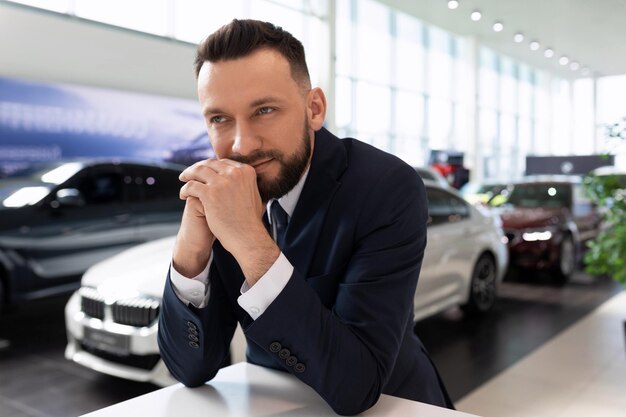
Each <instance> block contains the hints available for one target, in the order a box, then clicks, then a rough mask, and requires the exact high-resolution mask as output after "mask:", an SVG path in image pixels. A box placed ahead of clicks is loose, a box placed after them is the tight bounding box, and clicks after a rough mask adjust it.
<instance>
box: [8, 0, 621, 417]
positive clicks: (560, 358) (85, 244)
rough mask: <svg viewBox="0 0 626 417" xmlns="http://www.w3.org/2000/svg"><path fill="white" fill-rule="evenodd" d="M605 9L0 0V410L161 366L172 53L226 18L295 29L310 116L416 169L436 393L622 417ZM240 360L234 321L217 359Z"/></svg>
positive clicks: (614, 91) (174, 86) (499, 409)
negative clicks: (315, 98)
mask: <svg viewBox="0 0 626 417" xmlns="http://www.w3.org/2000/svg"><path fill="white" fill-rule="evenodd" d="M625 16H626V1H624V0H599V1H595V2H587V1H582V0H553V1H550V2H545V1H544V2H542V1H538V0H527V1H524V2H519V1H517V2H516V1H510V0H458V1H455V0H451V1H448V0H421V1H409V0H232V1H225V0H222V1H214V0H210V1H201V0H126V1H121V0H107V1H104V0H27V1H8V0H0V39H1V41H0V56H1V57H2V58H1V59H0V309H1V310H0V415H2V416H37V417H41V416H73V415H80V414H83V413H87V412H90V411H93V410H96V409H99V408H101V407H104V406H107V405H111V404H114V403H116V402H119V401H122V400H125V399H128V398H132V397H134V396H137V395H140V394H142V393H146V392H149V391H152V390H155V389H158V387H160V386H165V385H168V384H171V383H173V382H174V381H173V380H172V379H171V377H170V376H169V374H168V372H167V370H166V369H165V368H164V366H163V363H162V362H161V361H160V357H159V355H158V349H157V347H156V339H155V335H156V331H157V328H156V319H157V317H158V312H159V302H160V296H161V291H162V286H163V282H164V279H165V276H164V274H165V271H166V268H167V266H168V264H169V254H170V252H171V245H172V244H173V241H172V236H173V235H174V234H175V233H176V230H177V227H178V222H179V219H180V214H181V210H182V205H181V203H180V202H179V201H178V198H177V195H178V187H179V186H180V184H179V182H178V180H177V176H178V173H179V172H180V171H181V170H182V169H184V167H185V166H188V165H189V164H191V163H193V162H195V161H198V160H200V159H204V158H209V157H212V156H213V155H214V154H213V151H212V149H211V145H210V139H209V137H208V135H207V134H206V132H205V127H204V123H203V120H202V118H201V116H200V114H199V106H198V104H197V101H196V87H195V79H194V76H193V70H192V65H193V60H194V54H195V48H196V45H197V44H198V43H199V42H200V41H201V40H202V39H203V38H204V37H206V36H207V35H208V34H210V33H211V32H213V31H214V30H216V29H217V28H219V27H220V26H221V25H223V24H225V23H227V22H228V21H229V20H231V19H233V18H254V19H261V20H268V21H271V22H272V23H275V24H277V25H279V26H282V27H283V28H284V29H286V30H288V31H289V32H291V33H292V34H293V35H295V36H296V37H297V38H298V39H300V40H301V41H302V42H303V44H304V46H305V50H306V53H307V62H308V65H309V70H310V73H311V77H312V83H313V85H316V86H320V87H322V88H323V89H324V91H325V92H326V95H327V98H328V103H329V112H328V115H327V121H326V126H327V127H328V128H329V130H331V131H332V132H334V133H336V134H337V135H338V136H342V137H345V136H352V137H356V138H358V139H360V140H362V141H365V142H367V143H370V144H372V145H374V146H376V147H378V148H380V149H383V150H385V151H388V152H390V153H393V154H395V155H397V156H399V157H400V158H402V159H403V160H405V161H406V162H407V163H409V164H410V165H412V166H414V167H416V170H417V171H418V173H419V174H420V175H421V176H422V178H423V179H424V181H425V184H426V186H427V191H428V198H429V210H430V219H429V229H428V230H429V232H428V233H429V236H428V240H429V244H428V248H427V253H426V255H425V261H424V265H423V268H422V274H421V277H420V283H419V285H418V289H417V292H416V294H415V314H414V318H415V322H416V327H415V329H416V332H417V333H418V335H419V336H420V337H421V338H422V339H423V341H424V343H425V345H426V347H427V348H428V349H429V350H430V352H431V354H432V356H433V358H434V360H435V362H436V364H437V366H438V367H439V369H440V371H441V374H442V376H443V378H444V381H445V382H446V384H447V385H448V388H449V390H450V393H451V395H452V397H453V400H454V401H455V402H456V404H457V407H458V408H459V409H460V410H462V411H467V412H471V413H475V414H478V415H483V416H515V415H523V416H528V415H533V416H559V415H567V416H575V415H603V416H613V415H615V416H617V415H623V414H620V413H623V410H624V409H626V402H625V400H624V399H623V395H620V394H619V393H620V392H623V391H624V389H626V362H625V357H624V349H625V347H624V340H625V336H626V335H625V331H626V327H625V326H624V321H625V320H626V301H625V300H624V292H623V284H624V282H625V281H626V272H625V271H626V263H625V261H624V259H626V230H625V228H626V226H625V225H626V218H625V217H626V214H625V213H626V209H625V208H624V201H625V200H626V104H625V101H624V97H626V47H625V46H624V45H626V32H625V31H624V30H623V20H624V17H625ZM572 349H573V350H572ZM244 351H245V342H244V341H243V339H242V338H241V335H240V334H238V336H237V337H236V339H235V341H234V343H233V347H232V352H231V357H230V358H228V361H227V363H233V362H237V361H240V360H243V359H244ZM572 381H575V382H572Z"/></svg>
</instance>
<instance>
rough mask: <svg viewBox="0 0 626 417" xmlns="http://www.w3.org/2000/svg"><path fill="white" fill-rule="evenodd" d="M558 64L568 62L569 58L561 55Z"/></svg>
mask: <svg viewBox="0 0 626 417" xmlns="http://www.w3.org/2000/svg"><path fill="white" fill-rule="evenodd" d="M559 64H561V65H567V64H569V58H568V57H566V56H565V55H563V56H562V57H560V58H559Z"/></svg>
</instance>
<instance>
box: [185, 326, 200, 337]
mask: <svg viewBox="0 0 626 417" xmlns="http://www.w3.org/2000/svg"><path fill="white" fill-rule="evenodd" d="M187 330H188V331H189V334H192V335H194V336H198V331H197V330H196V329H192V328H191V327H189V328H188V329H187Z"/></svg>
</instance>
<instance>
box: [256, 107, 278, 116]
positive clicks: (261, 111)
mask: <svg viewBox="0 0 626 417" xmlns="http://www.w3.org/2000/svg"><path fill="white" fill-rule="evenodd" d="M273 111H274V109H273V108H272V107H261V108H260V109H259V114H267V113H271V112H273Z"/></svg>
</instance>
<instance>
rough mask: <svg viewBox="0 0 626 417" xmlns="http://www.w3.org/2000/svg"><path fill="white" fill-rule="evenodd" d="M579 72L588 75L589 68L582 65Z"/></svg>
mask: <svg viewBox="0 0 626 417" xmlns="http://www.w3.org/2000/svg"><path fill="white" fill-rule="evenodd" d="M580 73H581V74H582V75H589V74H590V73H591V71H589V68H587V67H582V68H581V70H580Z"/></svg>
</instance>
